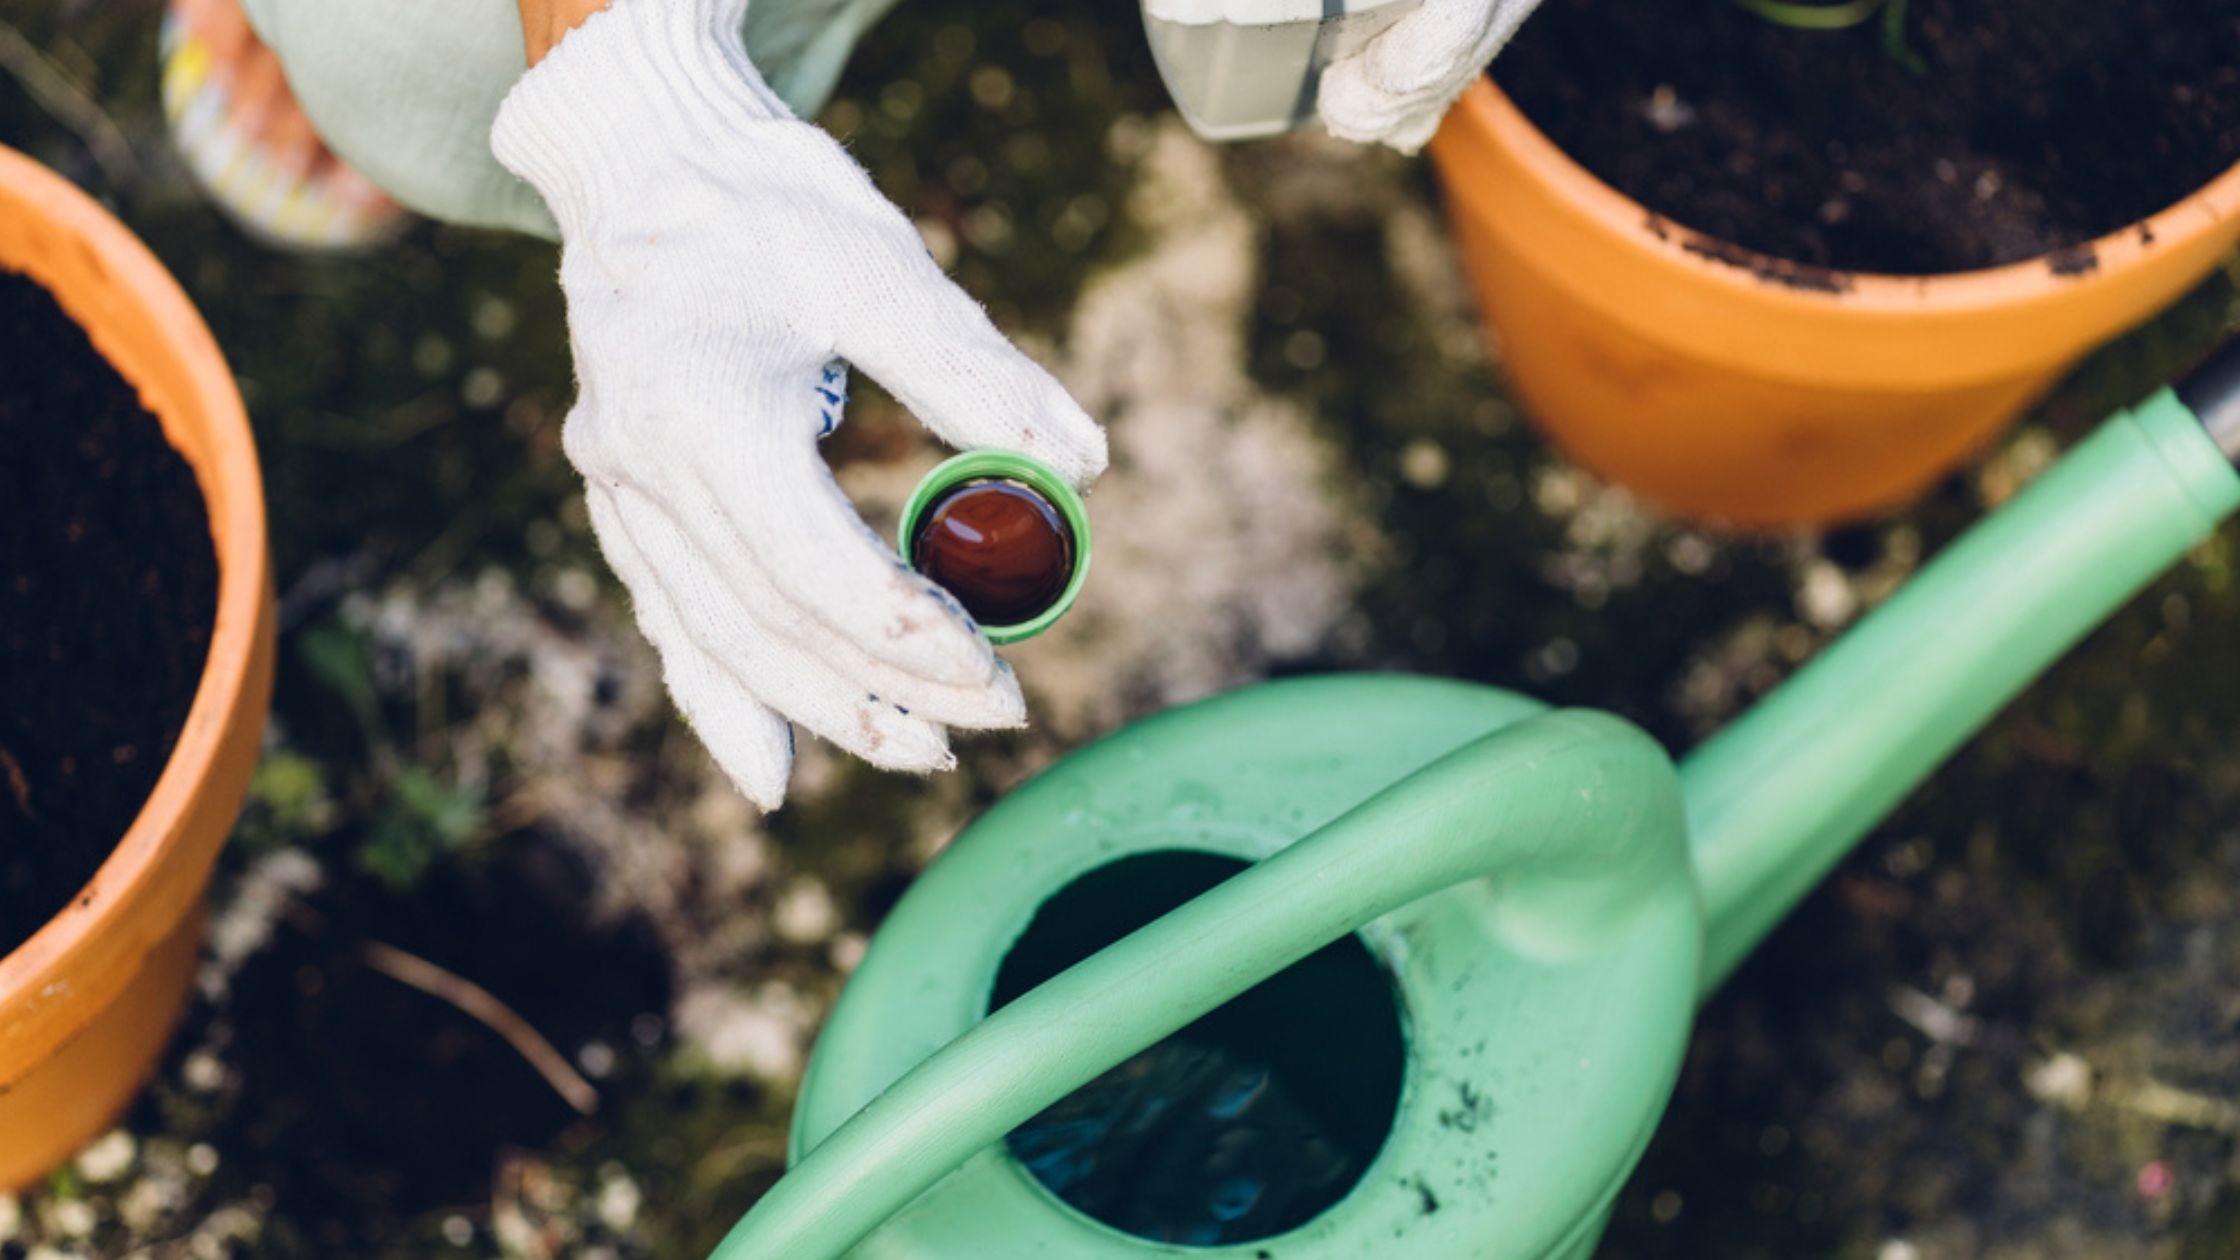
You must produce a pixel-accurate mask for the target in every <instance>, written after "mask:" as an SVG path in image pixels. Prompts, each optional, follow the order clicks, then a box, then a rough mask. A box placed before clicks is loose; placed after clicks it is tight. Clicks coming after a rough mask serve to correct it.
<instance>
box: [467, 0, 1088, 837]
mask: <svg viewBox="0 0 2240 1260" xmlns="http://www.w3.org/2000/svg"><path fill="white" fill-rule="evenodd" d="M745 10H746V0H615V3H614V5H613V6H612V7H611V8H609V9H607V10H605V11H602V12H600V13H597V14H594V15H593V16H592V17H591V18H590V19H589V20H587V21H586V22H585V23H584V24H583V25H582V26H580V27H578V28H577V29H576V30H575V31H573V32H572V33H570V34H569V35H568V36H567V37H566V38H565V39H563V40H562V41H561V42H560V44H559V46H558V47H556V48H555V49H553V50H552V51H551V52H550V53H548V54H547V55H546V56H545V58H544V60H543V61H542V62H540V63H539V64H538V65H537V67H536V68H535V69H533V70H531V71H530V72H529V73H528V74H527V75H525V76H523V78H522V79H521V82H520V83H519V85H518V86H516V87H515V88H514V89H513V91H512V94H511V95H509V96H508V97H507V98H506V101H505V104H504V107H503V108H502V109H501V110H500V111H499V114H498V120H497V123H496V125H495V127H494V128H493V129H492V131H491V136H490V141H491V148H492V150H493V151H494V152H495V153H496V154H497V157H498V160H499V161H500V162H503V163H504V164H505V165H506V167H507V168H508V169H510V170H512V171H514V172H515V173H517V174H519V175H520V176H521V177H522V178H524V179H526V180H528V181H529V182H530V183H531V184H533V185H535V186H536V188H537V190H538V191H539V192H541V193H542V194H543V195H544V199H545V201H546V203H547V204H548V205H549V206H550V207H551V209H552V213H553V216H554V218H555V219H556V220H557V221H558V223H559V226H560V235H561V242H562V253H561V260H560V284H561V288H562V289H563V291H564V292H565V293H566V295H567V299H568V326H569V331H570V334H571V336H570V340H571V342H572V344H573V346H574V351H575V365H576V378H577V383H578V394H577V401H576V406H575V409H574V410H573V411H572V412H570V413H569V415H568V420H567V427H566V429H565V430H564V433H563V438H564V444H565V447H566V449H567V452H568V457H569V458H570V459H571V460H573V461H574V462H575V465H576V467H577V468H578V469H579V470H581V472H582V473H583V476H584V482H585V494H586V497H587V499H588V501H589V504H590V508H591V520H592V525H593V527H594V528H595V530H596V531H597V533H598V537H599V545H600V548H601V549H602V550H603V551H605V553H606V556H607V560H608V562H609V563H611V564H612V565H613V566H614V569H615V571H616V572H617V573H618V574H619V575H621V577H622V580H623V581H624V582H625V583H626V584H627V585H628V586H629V588H630V594H631V597H632V600H633V602H634V604H635V606H636V609H637V615H638V624H639V626H640V628H641V629H643V630H644V631H645V633H646V637H647V638H649V639H650V640H652V642H653V644H654V646H655V647H656V648H657V649H659V651H660V653H661V660H662V667H663V671H664V673H665V675H666V677H667V680H668V683H669V688H670V691H671V693H672V694H673V695H674V696H675V698H676V701H677V705H678V707H679V708H680V709H681V710H683V712H684V714H685V715H686V717H687V718H688V719H690V721H691V722H692V724H693V727H694V729H695V730H696V731H698V732H699V735H700V737H701V739H702V740H703V741H704V742H705V743H706V744H707V746H708V750H709V752H710V753H712V754H713V755H714V756H715V758H716V760H717V762H718V763H719V764H721V765H722V767H723V768H724V770H725V771H726V772H727V773H728V774H729V775H730V776H731V778H732V779H733V780H734V781H735V782H737V783H738V785H739V787H740V789H741V790H742V791H744V792H745V793H746V794H747V796H749V797H750V798H752V799H753V800H754V801H755V802H756V803H757V804H759V805H761V806H762V807H764V808H766V809H768V808H774V807H775V806H776V805H777V804H778V803H779V802H780V801H781V800H782V799H783V798H784V795H785V787H786V777H787V773H788V770H789V768H790V766H791V763H792V736H791V733H790V731H789V729H788V726H787V721H786V719H788V718H790V719H792V720H793V721H795V722H798V723H800V724H801V725H802V726H804V727H806V728H808V729H809V730H811V731H814V732H815V733H817V734H818V735H821V736H823V737H824V738H826V739H828V740H831V741H832V742H833V743H835V744H837V745H839V746H840V747H842V748H845V749H847V750H848V751H850V752H852V753H855V754H856V755H858V756H860V757H862V758H864V759H865V760H867V761H870V762H872V763H874V764H876V765H880V766H885V767H888V768H892V769H901V770H914V771H926V770H933V769H940V768H944V767H946V766H948V765H951V764H953V758H952V757H951V756H950V754H949V748H948V738H947V735H946V734H945V732H944V730H943V727H944V726H956V727H1004V726H1016V725H1019V724H1021V723H1023V722H1024V721H1025V720H1026V709H1025V702H1024V701H1023V700H1022V699H1021V697H1020V694H1019V685H1018V682H1017V680H1016V679H1014V678H1013V677H1012V675H1011V673H1010V671H1009V670H1008V669H1007V668H1006V667H1005V666H1004V665H1003V664H1002V663H1001V662H999V661H998V660H997V659H996V657H995V655H994V652H993V651H992V649H991V648H990V647H989V645H988V642H987V640H986V639H984V638H983V637H981V635H980V634H979V632H978V631H977V630H976V629H975V627H974V626H973V624H972V622H971V620H970V619H969V618H968V617H967V616H966V615H965V614H964V612H963V610H962V609H961V608H959V607H958V606H957V604H956V602H955V601H954V600H952V599H950V598H949V597H948V595H947V594H946V593H944V592H942V591H940V590H939V589H938V588H936V587H934V586H933V585H932V584H931V583H929V582H927V581H925V580H924V579H923V578H920V577H918V576H917V575H916V574H914V573H912V572H910V571H909V570H908V569H907V568H906V567H904V566H903V564H902V563H901V562H900V561H899V560H898V559H897V558H896V556H895V553H894V551H893V550H892V549H891V548H890V547H888V546H887V545H886V544H884V543H883V542H881V541H880V540H879V538H878V537H877V536H876V535H874V534H873V533H872V532H871V530H870V528H869V527H868V526H866V525H865V524H864V523H863V520H862V519H861V518H860V517H859V516H857V515H856V512H855V509H854V508H853V507H852V506H851V505H850V504H849V503H848V501H847V499H846V498H845V497H844V496H843V495H842V494H841V493H840V489H839V487H838V486H837V485H835V484H834V482H833V479H832V475H831V473H830V471H829V470H828V469H827V468H826V466H825V464H824V461H823V460H822V459H821V458H820V457H819V455H818V452H817V439H818V438H819V437H820V436H822V435H823V434H826V433H829V432H831V430H832V428H833V426H835V425H836V424H838V423H839V420H840V413H841V408H842V406H843V404H844V403H845V401H846V399H845V396H844V393H845V389H846V381H847V367H846V364H845V363H843V362H842V361H841V360H846V361H847V362H851V363H853V364H855V365H856V366H857V367H859V368H862V369H863V370H865V371H867V372H869V373H871V374H872V375H873V376H874V377H877V378H878V379H879V380H880V381H881V382H882V383H883V384H885V385H886V386H887V388H888V389H889V390H891V391H892V392H893V394H894V395H895V397H896V398H898V399H900V400H901V401H902V403H903V404H904V405H905V406H907V407H909V408H910V410H911V411H913V412H915V413H916V414H917V416H918V417H919V418H920V419H921V420H922V421H924V422H925V423H926V424H927V425H928V426H929V427H930V428H932V429H933V431H934V432H935V433H937V434H939V435H940V436H941V437H943V438H945V439H947V440H948V441H949V442H951V443H953V444H955V445H957V446H960V447H967V448H970V447H982V446H996V447H1003V448H1007V449H1010V450H1016V451H1022V452H1025V453H1027V454H1029V455H1033V456H1035V457H1037V458H1039V459H1041V460H1043V461H1044V462H1046V463H1048V464H1049V465H1050V466H1051V467H1053V468H1055V469H1057V470H1058V471H1059V472H1060V473H1061V474H1063V475H1064V476H1066V477H1068V478H1070V479H1072V480H1073V481H1075V482H1076V483H1077V484H1078V483H1085V482H1087V481H1089V480H1091V479H1092V478H1094V477H1095V476H1096V475H1097V474H1098V473H1099V472H1101V471H1102V470H1103V469H1104V465H1105V443H1104V435H1103V432H1102V431H1101V430H1100V429H1098V427H1097V426H1096V424H1095V423H1094V422H1093V421H1091V420H1090V419H1089V417H1088V416H1087V415H1085V414H1083V412H1082V411H1081V409H1080V407H1078V406H1077V405H1075V403H1074V402H1073V400H1072V399H1071V398H1069V397H1068V396H1067V395H1066V392H1065V390H1064V389H1063V388H1061V387H1060V386H1059V385H1058V383H1057V382H1056V381H1054V380H1052V379H1051V378H1050V376H1049V374H1048V373H1046V372H1044V371H1043V370H1042V369H1041V368H1039V367H1037V366H1035V364H1034V363H1033V362H1032V361H1030V360H1029V359H1027V358H1026V356H1024V355H1023V354H1021V353H1020V352H1019V351H1018V350H1017V349H1015V348H1014V347H1013V346H1012V345H1011V344H1010V343H1009V342H1007V341H1006V340H1005V339H1004V337H1003V335H1002V334H1001V333H999V332H997V331H996V329H995V327H994V325H992V324H991V323H989V321H988V317H987V314H986V313H985V312H984V311H982V310H981V308H980V307H979V306H978V305H977V304H976V303H974V302H973V301H972V299H970V298H969V297H967V296H965V294H964V293H963V291H962V290H960V289H958V288H957V287H956V286H955V285H954V284H952V283H951V282H950V281H949V280H948V278H947V277H945V276H944V275H942V273H941V270H940V268H939V267H938V266H936V265H935V263H934V262H933V260H932V258H930V257H929V256H928V255H927V253H926V250H925V247H924V245H923V243H922V242H921V241H920V239H919V236H918V234H917V232H916V230H915V229H913V228H912V227H911V225H910V223H909V221H908V220H907V219H905V218H904V217H903V216H902V214H901V212H900V211H898V210H897V209H895V207H894V206H893V205H891V204H890V203H889V202H888V201H887V200H886V199H885V198H884V197H882V196H880V195H879V192H878V190H877V189H876V188H874V187H873V186H872V183H871V180H870V178H869V177H868V176H866V175H865V174H864V172H863V169H862V168H861V167H859V166H858V165H856V163H855V161H854V160H853V159H851V158H850V157H849V156H848V155H847V154H846V153H845V152H844V151H842V149H841V148H840V146H839V144H837V143H836V142H835V141H834V140H833V139H832V137H830V136H828V135H826V134H825V133H824V132H823V131H820V130H818V129H817V128H816V127H814V126H812V125H810V124H808V123H805V122H801V121H799V120H797V119H795V118H794V117H793V116H792V115H791V114H790V113H788V112H787V110H786V107H785V106H784V105H783V104H782V103H780V102H779V100H778V98H777V97H776V96H775V95H773V94H772V93H771V92H770V90H769V88H768V87H767V86H765V85H764V83H763V81H762V79H761V77H760V76H759V75H758V74H757V73H756V72H755V69H754V67H753V66H752V65H751V64H750V63H749V62H748V60H747V53H746V48H745V46H744V44H743V42H742V41H741V39H740V34H739V31H740V21H741V18H742V16H743V14H744V13H745Z"/></svg>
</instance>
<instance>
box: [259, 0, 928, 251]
mask: <svg viewBox="0 0 2240 1260" xmlns="http://www.w3.org/2000/svg"><path fill="white" fill-rule="evenodd" d="M893 3H894V0H757V2H756V3H755V4H753V5H752V6H751V7H750V8H749V9H748V12H747V20H746V39H747V49H748V51H749V52H750V53H751V54H752V55H753V57H754V61H755V66H756V67H757V68H758V69H760V70H761V71H762V74H763V77H764V78H765V79H767V80H769V83H770V86H771V87H772V88H773V89H775V90H776V91H777V93H778V95H780V96H781V97H784V98H785V101H786V103H787V104H789V105H791V106H792V107H793V109H794V112H795V113H798V114H801V115H803V116H804V117H806V116H808V115H809V114H812V113H814V112H815V111H816V110H817V109H818V108H820V107H821V106H822V105H823V104H824V101H825V98H826V97H828V96H829V95H831V93H832V88H833V85H834V84H835V83H836V82H838V81H839V78H840V70H841V67H842V66H844V65H845V64H846V63H847V59H848V54H849V53H850V52H851V51H852V50H853V49H854V48H855V43H856V39H857V38H858V37H859V36H860V35H861V34H862V33H863V31H864V29H865V28H867V27H869V26H870V25H871V23H872V22H873V21H875V20H877V18H878V17H879V15H880V14H882V13H884V12H885V11H886V10H887V8H888V7H889V6H891V5H892V4H893ZM243 8H244V10H245V11H246V12H247V13H248V15H249V21H250V24H251V25H252V26H254V27H255V28H256V30H257V34H258V35H259V36H260V37H261V38H262V39H263V40H264V42H265V43H266V44H267V45H269V46H270V47H271V48H272V49H273V51H274V52H276V53H277V54H278V55H279V57H280V61H281V64H282V65H283V66H284V67H286V69H287V74H288V84H289V86H290V87H291V88H293V89H294V91H295V95H296V99H297V100H298V101H300V102H301V103H302V105H303V109H304V112H305V114H307V115H309V117H310V119H311V122H312V125H313V126H315V127H317V128H318V129H319V134H320V136H321V137H323V138H324V139H325V140H326V142H327V146H328V147H329V148H331V149H333V150H334V151H335V153H337V154H338V155H340V156H341V157H342V159H343V160H344V161H346V162H349V163H350V164H351V165H352V166H355V167H356V168H358V170H360V171H361V172H363V173H364V174H365V176H366V177H367V178H368V179H371V180H372V181H373V182H374V183H375V184H377V185H379V186H380V187H381V188H382V190H383V191H385V192H387V193H388V194H389V195H390V196H392V197H394V198H396V199H397V200H398V201H399V202H401V203H403V204H404V205H406V206H408V207H410V208H412V209H413V210H416V211H418V212H420V213H421V214H425V215H428V216H430V217H431V218H436V219H442V220H444V221H446V222H449V223H459V224H466V225H470V226H475V227H495V228H510V229H512V230H514V231H518V232H527V233H530V234H532V235H535V236H541V237H544V238H546V239H548V240H549V239H554V238H557V237H558V235H559V231H558V229H557V228H556V227H554V225H553V222H552V216H551V215H550V214H549V213H547V212H546V210H545V207H544V203H543V202H542V201H541V200H539V199H538V197H537V194H536V191H535V190H534V189H532V188H530V187H529V186H528V185H527V184H525V183H523V182H522V181H521V180H519V179H517V178H515V177H514V175H513V174H512V172H510V171H508V170H506V169H505V168H504V167H502V166H500V165H498V162H497V159H495V158H493V157H491V156H490V124H491V122H492V121H493V120H494V119H495V118H496V117H497V114H498V103H499V102H500V101H502V100H504V99H505V95H506V92H507V91H508V90H509V89H510V88H512V86H513V83H514V80H515V79H518V78H520V77H521V73H522V71H523V69H524V68H525V66H524V62H523V54H522V42H521V14H520V10H519V8H518V7H517V4H516V0H244V3H243Z"/></svg>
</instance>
